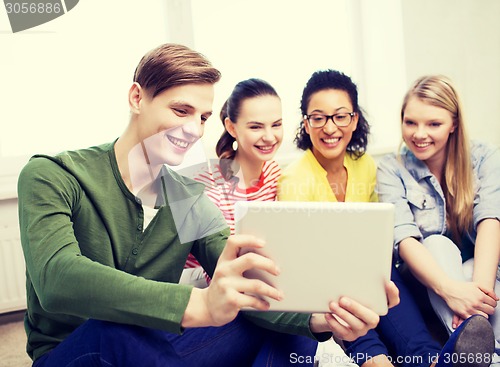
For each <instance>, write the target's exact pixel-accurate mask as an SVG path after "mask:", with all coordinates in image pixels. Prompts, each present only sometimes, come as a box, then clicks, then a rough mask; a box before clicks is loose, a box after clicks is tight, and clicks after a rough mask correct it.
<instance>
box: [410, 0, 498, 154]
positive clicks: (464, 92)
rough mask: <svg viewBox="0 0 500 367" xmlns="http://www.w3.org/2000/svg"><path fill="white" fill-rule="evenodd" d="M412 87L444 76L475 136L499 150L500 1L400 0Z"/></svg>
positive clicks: (471, 132) (471, 133) (470, 130)
mask: <svg viewBox="0 0 500 367" xmlns="http://www.w3.org/2000/svg"><path fill="white" fill-rule="evenodd" d="M402 9H403V24H404V40H405V51H406V71H407V79H408V82H409V83H411V82H413V81H414V80H415V79H417V78H418V77H419V76H421V75H424V74H433V73H439V74H445V75H447V76H449V77H450V78H451V79H452V80H453V81H454V83H455V84H456V86H457V88H458V90H459V93H460V95H461V99H462V102H463V105H464V110H465V115H466V120H467V122H468V128H469V133H470V135H471V137H472V138H474V139H480V140H484V141H488V142H491V143H494V144H497V145H499V146H500V1H498V0H439V1H436V0H404V1H402Z"/></svg>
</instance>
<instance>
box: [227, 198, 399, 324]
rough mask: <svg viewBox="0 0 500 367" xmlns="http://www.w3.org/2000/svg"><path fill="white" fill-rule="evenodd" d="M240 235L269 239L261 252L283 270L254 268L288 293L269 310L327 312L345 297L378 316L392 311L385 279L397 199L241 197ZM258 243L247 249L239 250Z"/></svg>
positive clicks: (237, 211) (238, 207)
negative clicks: (277, 272)
mask: <svg viewBox="0 0 500 367" xmlns="http://www.w3.org/2000/svg"><path fill="white" fill-rule="evenodd" d="M235 231H236V234H251V235H255V236H257V237H259V238H262V239H263V240H265V242H266V245H265V247H264V248H263V249H262V250H257V251H258V252H261V253H262V254H263V255H264V256H268V257H270V258H272V259H273V260H274V261H275V262H276V263H277V265H278V266H279V267H280V269H281V273H280V275H279V276H273V275H271V274H269V273H266V272H264V271H261V270H255V269H252V270H249V271H246V272H245V273H244V276H245V277H248V278H257V279H262V280H263V281H265V282H266V283H269V284H271V285H273V286H274V287H276V288H278V289H280V290H282V291H283V292H284V299H283V300H281V301H279V302H278V301H275V300H273V299H270V298H268V299H266V300H267V301H268V302H269V303H270V310H274V311H291V312H307V313H314V312H329V307H328V304H329V302H330V301H338V299H339V298H340V297H341V296H347V297H350V298H352V299H353V300H355V301H357V302H359V303H360V304H362V305H364V306H366V307H369V308H370V309H372V310H373V311H375V312H376V313H377V314H379V315H385V314H386V313H387V310H388V308H387V297H386V292H385V282H387V281H388V280H389V279H390V274H391V261H392V246H393V231H394V205H393V204H389V203H347V202H342V203H332V202H286V201H240V202H237V203H236V205H235ZM247 251H255V250H254V249H242V250H241V251H240V256H241V254H243V253H245V252H247Z"/></svg>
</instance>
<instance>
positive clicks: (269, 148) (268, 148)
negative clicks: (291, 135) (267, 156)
mask: <svg viewBox="0 0 500 367" xmlns="http://www.w3.org/2000/svg"><path fill="white" fill-rule="evenodd" d="M254 146H255V147H256V148H257V149H259V150H260V151H262V152H264V153H270V152H272V150H273V149H274V147H275V146H276V144H273V145H254Z"/></svg>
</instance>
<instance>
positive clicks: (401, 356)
mask: <svg viewBox="0 0 500 367" xmlns="http://www.w3.org/2000/svg"><path fill="white" fill-rule="evenodd" d="M391 280H392V281H393V282H394V283H395V284H396V286H397V287H398V288H399V298H400V303H399V305H397V306H396V307H393V308H391V309H389V312H388V313H387V315H385V316H382V317H381V318H380V322H379V324H378V326H377V328H376V329H375V330H370V331H369V332H368V334H366V335H365V336H363V337H361V338H358V339H356V340H355V341H354V342H344V345H345V347H346V354H347V355H349V356H351V358H353V360H354V361H355V362H356V363H357V364H358V365H359V366H361V365H362V364H363V363H364V362H366V361H367V360H368V359H370V357H375V356H377V355H380V354H383V355H386V356H392V357H391V358H392V361H393V362H396V363H397V364H398V365H401V366H405V367H406V366H415V367H417V366H418V367H428V366H429V365H430V364H431V363H432V362H433V358H435V357H436V356H437V355H438V354H439V352H440V351H441V346H440V344H439V343H438V342H436V341H435V340H434V339H433V338H432V336H431V335H430V333H429V331H428V329H427V326H426V325H425V322H424V319H423V318H422V314H421V313H420V309H419V308H418V306H417V304H416V303H415V300H414V298H413V296H412V294H411V293H410V291H409V289H408V288H407V287H406V285H405V284H404V282H403V279H402V278H401V275H400V274H399V271H398V270H397V269H396V268H395V267H393V269H392V274H391ZM393 364H394V363H393Z"/></svg>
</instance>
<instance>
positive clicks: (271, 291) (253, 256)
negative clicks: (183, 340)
mask: <svg viewBox="0 0 500 367" xmlns="http://www.w3.org/2000/svg"><path fill="white" fill-rule="evenodd" d="M263 247H264V242H263V241H261V240H259V239H257V238H256V237H254V236H249V235H235V236H230V237H229V238H228V240H227V243H226V247H225V248H224V250H223V251H222V254H221V255H220V257H219V260H218V262H217V267H216V269H215V272H214V275H213V277H212V281H211V283H210V285H209V286H208V288H205V289H198V288H194V289H193V292H192V294H191V299H190V300H189V303H188V307H187V308H186V312H185V313H184V318H183V320H182V325H183V326H184V327H193V326H197V327H200V326H221V325H225V324H227V323H229V322H231V321H232V320H234V319H235V318H236V316H237V315H238V312H239V311H240V310H241V309H242V308H243V307H251V308H253V309H256V310H260V311H265V310H268V309H269V303H268V302H266V301H265V300H264V299H262V298H260V297H259V296H266V297H269V298H272V299H275V300H278V301H279V300H281V299H282V298H283V294H282V293H281V292H280V291H278V290H277V289H276V288H274V287H272V286H270V285H268V284H266V283H265V282H263V281H261V280H257V279H247V278H245V277H243V273H244V272H245V271H247V270H249V269H260V270H263V271H266V272H268V273H269V274H271V275H278V274H279V269H278V267H277V266H276V264H275V263H274V261H272V260H271V259H269V258H267V257H265V256H262V255H260V254H257V253H255V252H253V251H249V252H246V253H245V254H243V255H241V256H239V255H240V251H241V249H242V248H250V249H255V250H259V249H262V248H263Z"/></svg>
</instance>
